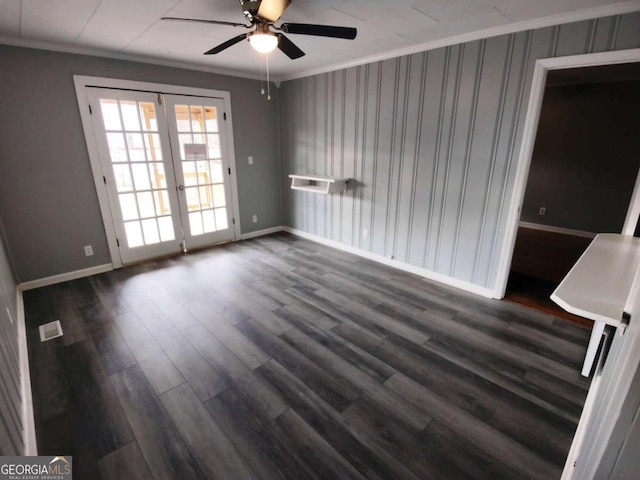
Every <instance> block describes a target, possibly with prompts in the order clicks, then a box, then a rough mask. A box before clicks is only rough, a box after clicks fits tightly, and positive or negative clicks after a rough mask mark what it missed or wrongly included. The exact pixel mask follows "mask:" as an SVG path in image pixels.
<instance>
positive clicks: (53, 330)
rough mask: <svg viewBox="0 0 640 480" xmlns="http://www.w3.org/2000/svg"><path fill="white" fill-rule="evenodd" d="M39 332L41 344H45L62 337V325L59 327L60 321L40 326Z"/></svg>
mask: <svg viewBox="0 0 640 480" xmlns="http://www.w3.org/2000/svg"><path fill="white" fill-rule="evenodd" d="M39 330H40V341H41V342H46V341H47V340H51V339H53V338H58V337H61V336H62V325H60V320H56V321H55V322H49V323H45V324H44V325H40V328H39Z"/></svg>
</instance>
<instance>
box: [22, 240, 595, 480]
mask: <svg viewBox="0 0 640 480" xmlns="http://www.w3.org/2000/svg"><path fill="white" fill-rule="evenodd" d="M25 309H26V318H27V326H28V335H29V356H30V362H31V370H32V371H31V379H32V387H33V395H34V408H35V415H36V433H37V438H38V448H39V452H40V454H42V455H45V454H49V455H53V454H56V455H61V454H65V455H73V461H74V467H75V469H76V475H75V476H74V478H76V479H78V480H82V479H91V480H94V479H100V478H103V479H111V478H114V479H115V478H118V479H121V478H127V479H145V478H146V479H149V478H155V479H165V478H166V479H181V480H183V479H191V478H198V479H202V478H221V479H244V478H260V479H271V478H287V479H299V478H300V479H301V478H320V479H345V478H359V479H362V478H366V479H371V478H386V479H404V478H407V479H409V478H412V479H461V478H478V479H487V478H491V479H500V478H503V479H510V480H511V479H516V478H536V479H553V478H560V473H561V469H562V466H563V464H564V460H565V457H566V454H567V452H568V450H569V446H570V443H571V440H572V436H573V433H574V430H575V427H576V423H577V421H578V417H579V415H580V412H581V409H582V405H583V402H584V398H585V396H586V391H587V387H588V383H587V381H585V379H583V378H582V377H580V375H579V370H580V365H581V362H582V358H583V355H584V352H585V349H586V345H587V342H588V337H589V330H588V329H586V328H584V327H582V326H580V325H575V324H571V323H570V322H566V321H564V320H561V319H558V318H555V317H553V316H550V315H546V314H543V313H540V312H536V311H534V310H529V309H527V308H525V307H522V306H520V305H516V304H512V303H509V302H500V301H492V300H487V299H483V298H480V297H477V296H474V295H471V294H467V293H464V292H461V291H458V290H454V289H450V288H446V287H443V286H439V285H436V284H434V283H432V282H428V281H425V280H424V279H421V278H419V277H416V276H413V275H410V274H405V273H402V272H399V271H396V270H393V269H390V268H387V267H384V266H381V265H378V264H375V263H372V262H369V261H367V260H364V259H361V258H358V257H354V256H351V255H348V254H345V253H342V252H338V251H334V250H331V249H329V248H326V247H324V246H320V245H317V244H314V243H310V242H308V241H305V240H300V239H297V238H296V237H292V236H289V235H285V234H278V235H274V236H271V237H263V238H259V239H254V240H249V241H244V242H239V243H234V244H228V245H226V246H223V247H217V248H213V249H210V250H206V251H201V252H198V253H195V254H191V255H188V256H183V257H178V258H173V259H166V260H162V261H158V262H151V263H146V264H141V265H138V266H135V267H129V268H125V269H121V270H117V271H114V272H110V273H107V274H103V275H98V276H95V277H92V278H89V279H82V280H76V281H73V282H68V283H64V284H59V285H55V286H51V287H46V288H42V289H38V290H33V291H29V292H25ZM56 319H59V320H60V321H61V322H62V325H63V328H64V331H65V334H64V336H63V337H60V338H57V339H55V340H51V341H49V342H45V343H40V342H39V340H38V338H37V326H38V325H40V324H41V323H45V322H48V321H52V320H56Z"/></svg>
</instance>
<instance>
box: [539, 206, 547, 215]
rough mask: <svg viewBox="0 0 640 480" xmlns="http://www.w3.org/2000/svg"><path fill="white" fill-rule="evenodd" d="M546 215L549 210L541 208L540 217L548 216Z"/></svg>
mask: <svg viewBox="0 0 640 480" xmlns="http://www.w3.org/2000/svg"><path fill="white" fill-rule="evenodd" d="M546 214H547V208H546V207H540V210H538V215H546Z"/></svg>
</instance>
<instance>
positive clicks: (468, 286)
mask: <svg viewBox="0 0 640 480" xmlns="http://www.w3.org/2000/svg"><path fill="white" fill-rule="evenodd" d="M282 230H283V231H285V232H289V233H291V234H293V235H296V236H298V237H302V238H306V239H307V240H311V241H313V242H318V243H321V244H323V245H326V246H328V247H332V248H336V249H338V250H342V251H343V252H347V253H352V254H354V255H358V256H360V257H363V258H367V259H369V260H373V261H374V262H378V263H382V264H384V265H388V266H390V267H393V268H397V269H398V270H403V271H405V272H410V273H413V274H415V275H419V276H421V277H424V278H427V279H429V280H433V281H435V282H439V283H443V284H445V285H449V286H450V287H455V288H459V289H461V290H465V291H467V292H471V293H475V294H477V295H481V296H483V297H487V298H495V295H494V291H493V290H491V289H489V288H485V287H480V286H478V285H475V284H473V283H470V282H465V281H463V280H458V279H456V278H453V277H449V276H447V275H442V274H441V273H437V272H433V271H431V270H427V269H426V268H421V267H416V266H413V265H409V264H408V263H404V262H401V261H399V260H392V259H389V258H387V257H384V256H382V255H378V254H377V253H371V252H367V251H366V250H361V249H359V248H356V247H352V246H350V245H345V244H344V243H340V242H336V241H334V240H327V239H326V238H322V237H319V236H317V235H313V234H311V233H307V232H303V231H302V230H297V229H295V228H291V227H286V226H284V227H282Z"/></svg>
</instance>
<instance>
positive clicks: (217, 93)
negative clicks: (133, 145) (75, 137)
mask: <svg viewBox="0 0 640 480" xmlns="http://www.w3.org/2000/svg"><path fill="white" fill-rule="evenodd" d="M73 83H74V84H75V89H76V97H77V99H78V108H79V109H80V118H81V120H82V129H83V130H84V136H85V138H86V141H87V150H88V152H89V160H90V161H91V170H92V172H93V182H94V184H95V187H96V192H97V194H98V202H99V204H100V212H101V214H102V223H103V225H104V229H105V233H106V235H107V243H108V245H109V253H110V255H111V263H112V265H113V268H120V267H122V266H123V265H122V260H121V259H120V253H119V250H118V243H117V240H116V234H115V229H114V227H113V220H112V219H111V216H110V208H109V199H108V197H107V189H106V186H105V184H104V181H103V178H102V174H100V172H101V171H102V166H101V163H100V155H99V153H98V144H97V142H96V139H95V134H94V130H93V123H92V121H91V112H90V111H89V100H88V98H87V88H86V87H100V88H114V89H119V90H139V91H143V92H158V93H168V94H176V95H190V96H200V97H215V98H222V99H223V100H224V104H225V113H226V115H227V122H228V125H229V127H228V128H227V129H226V132H227V145H228V146H229V148H228V155H229V166H230V167H231V175H230V176H229V181H230V187H231V195H232V203H233V211H232V215H233V218H234V219H235V220H236V221H235V224H233V231H234V234H235V238H236V240H237V239H239V238H240V236H241V231H240V207H239V203H238V181H237V180H238V179H237V170H236V156H235V149H234V146H235V144H234V142H233V128H232V125H233V115H232V112H231V93H230V92H226V91H222V90H209V89H206V88H196V87H183V86H179V85H167V84H162V83H151V82H137V81H133V80H120V79H114V78H103V77H90V76H85V75H74V76H73Z"/></svg>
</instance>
